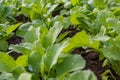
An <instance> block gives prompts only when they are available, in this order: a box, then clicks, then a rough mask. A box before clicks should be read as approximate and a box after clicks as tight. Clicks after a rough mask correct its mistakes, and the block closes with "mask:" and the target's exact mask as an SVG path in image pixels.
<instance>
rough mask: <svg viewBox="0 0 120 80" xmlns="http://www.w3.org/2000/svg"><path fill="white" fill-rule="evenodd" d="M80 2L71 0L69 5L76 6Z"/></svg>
mask: <svg viewBox="0 0 120 80" xmlns="http://www.w3.org/2000/svg"><path fill="white" fill-rule="evenodd" d="M80 1H81V0H71V4H72V5H77V4H80Z"/></svg>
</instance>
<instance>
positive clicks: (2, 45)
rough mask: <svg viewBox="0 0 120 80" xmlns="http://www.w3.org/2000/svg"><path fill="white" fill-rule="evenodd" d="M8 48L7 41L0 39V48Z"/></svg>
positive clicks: (4, 49) (2, 49) (5, 49)
mask: <svg viewBox="0 0 120 80" xmlns="http://www.w3.org/2000/svg"><path fill="white" fill-rule="evenodd" d="M7 49H8V42H7V41H6V40H0V50H1V51H7Z"/></svg>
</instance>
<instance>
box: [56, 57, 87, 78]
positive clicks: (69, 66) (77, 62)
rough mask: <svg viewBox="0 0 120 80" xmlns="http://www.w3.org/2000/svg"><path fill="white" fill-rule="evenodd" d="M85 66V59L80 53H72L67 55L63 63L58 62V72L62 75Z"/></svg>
mask: <svg viewBox="0 0 120 80" xmlns="http://www.w3.org/2000/svg"><path fill="white" fill-rule="evenodd" d="M84 67H85V60H84V59H83V58H82V57H81V56H80V55H71V56H68V57H66V58H65V59H64V60H63V61H62V62H61V63H58V64H57V66H56V72H57V75H58V76H62V75H64V74H67V73H69V72H71V71H76V70H80V69H83V68H84ZM83 80H84V79H83Z"/></svg>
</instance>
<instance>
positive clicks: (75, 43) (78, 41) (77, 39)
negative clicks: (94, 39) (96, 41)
mask: <svg viewBox="0 0 120 80" xmlns="http://www.w3.org/2000/svg"><path fill="white" fill-rule="evenodd" d="M88 45H90V39H89V36H88V35H87V34H86V32H85V31H81V32H78V33H77V34H76V35H75V36H73V37H72V38H71V39H70V41H69V44H68V46H66V47H65V48H64V51H63V52H69V51H71V50H72V49H74V48H77V47H81V46H88Z"/></svg>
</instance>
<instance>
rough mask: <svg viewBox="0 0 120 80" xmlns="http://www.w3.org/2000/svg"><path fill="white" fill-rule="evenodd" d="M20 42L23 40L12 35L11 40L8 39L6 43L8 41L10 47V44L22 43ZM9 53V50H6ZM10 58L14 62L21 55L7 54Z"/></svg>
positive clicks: (15, 53)
mask: <svg viewBox="0 0 120 80" xmlns="http://www.w3.org/2000/svg"><path fill="white" fill-rule="evenodd" d="M22 40H23V38H21V37H18V36H16V35H13V36H12V37H11V38H9V39H8V40H7V41H8V44H9V45H11V44H14V45H15V44H20V43H22ZM8 51H9V50H8ZM9 55H10V56H12V57H13V58H14V59H15V60H16V59H17V58H18V57H19V56H21V55H22V54H21V53H17V52H10V53H9Z"/></svg>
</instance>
